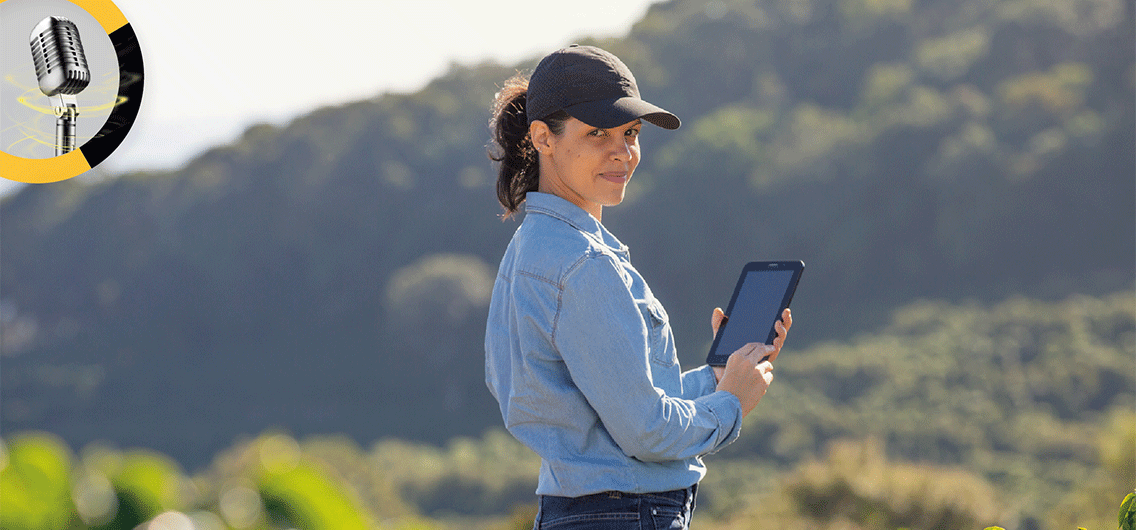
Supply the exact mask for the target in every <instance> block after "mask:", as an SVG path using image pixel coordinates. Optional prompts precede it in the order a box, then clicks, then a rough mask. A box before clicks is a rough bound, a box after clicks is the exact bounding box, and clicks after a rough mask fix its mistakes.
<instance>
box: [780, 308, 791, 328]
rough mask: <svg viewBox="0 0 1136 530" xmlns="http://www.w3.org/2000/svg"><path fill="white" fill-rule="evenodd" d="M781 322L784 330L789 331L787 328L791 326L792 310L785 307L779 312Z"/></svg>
mask: <svg viewBox="0 0 1136 530" xmlns="http://www.w3.org/2000/svg"><path fill="white" fill-rule="evenodd" d="M781 322H783V323H784V324H785V331H789V328H791V327H793V312H792V311H790V310H789V308H787V307H786V308H785V311H783V312H782V313H781Z"/></svg>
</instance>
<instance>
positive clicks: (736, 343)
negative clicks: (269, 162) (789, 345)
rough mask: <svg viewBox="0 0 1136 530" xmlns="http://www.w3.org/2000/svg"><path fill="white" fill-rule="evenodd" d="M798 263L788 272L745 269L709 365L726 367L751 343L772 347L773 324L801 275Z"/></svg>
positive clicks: (749, 267) (775, 334)
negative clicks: (728, 362) (736, 354)
mask: <svg viewBox="0 0 1136 530" xmlns="http://www.w3.org/2000/svg"><path fill="white" fill-rule="evenodd" d="M797 263H799V262H796V263H793V264H792V265H793V266H791V267H789V268H786V267H784V266H780V267H776V268H772V269H771V268H769V267H770V266H771V265H769V264H764V265H765V266H761V267H757V266H755V265H756V264H750V265H747V266H746V270H745V272H744V273H743V274H742V277H741V278H740V279H739V280H738V283H739V285H738V287H737V288H736V289H735V293H734V298H733V300H731V301H730V308H729V310H728V311H727V315H728V316H729V320H728V321H727V322H725V323H723V324H722V326H721V329H720V330H719V334H720V335H721V336H720V337H718V338H717V339H716V340H715V342H714V346H713V347H712V348H711V351H710V355H709V357H708V358H707V362H708V363H709V364H718V365H721V364H725V360H726V358H728V357H729V356H730V354H731V353H733V352H735V351H737V350H738V349H740V348H741V347H742V346H745V345H746V344H748V343H750V342H764V343H765V344H773V339H774V338H776V336H777V331H776V329H775V328H774V324H776V322H777V320H778V319H780V317H781V311H782V310H783V309H784V308H785V307H787V306H788V305H789V301H790V300H791V299H792V297H793V292H794V291H795V290H796V280H797V279H798V278H799V275H800V271H801V268H800V267H799V266H797ZM801 265H803V264H801Z"/></svg>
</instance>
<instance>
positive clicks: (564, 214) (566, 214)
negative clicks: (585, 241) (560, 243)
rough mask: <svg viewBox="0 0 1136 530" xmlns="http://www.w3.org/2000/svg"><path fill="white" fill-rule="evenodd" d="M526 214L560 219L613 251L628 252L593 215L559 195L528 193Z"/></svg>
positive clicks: (526, 196)
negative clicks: (538, 214)
mask: <svg viewBox="0 0 1136 530" xmlns="http://www.w3.org/2000/svg"><path fill="white" fill-rule="evenodd" d="M525 213H526V214H528V213H541V214H544V215H547V216H550V217H553V218H556V219H559V220H561V221H563V222H565V223H568V224H569V225H571V226H572V228H575V229H576V230H579V231H581V232H583V233H585V234H588V236H590V237H591V238H592V239H595V240H596V241H598V242H599V243H602V244H604V245H605V246H607V247H609V248H611V249H612V250H615V251H619V252H622V253H627V251H628V249H627V246H626V245H624V244H623V243H621V242H620V241H619V239H617V238H616V237H615V235H614V234H612V233H611V232H608V231H607V228H604V225H603V224H602V223H600V222H599V220H598V219H596V218H595V217H592V214H590V213H588V212H586V211H584V209H583V208H580V207H579V206H576V205H575V204H572V203H571V202H569V201H568V200H566V199H563V198H561V197H559V196H557V195H553V194H551V193H541V192H538V191H530V192H528V193H527V194H526V195H525Z"/></svg>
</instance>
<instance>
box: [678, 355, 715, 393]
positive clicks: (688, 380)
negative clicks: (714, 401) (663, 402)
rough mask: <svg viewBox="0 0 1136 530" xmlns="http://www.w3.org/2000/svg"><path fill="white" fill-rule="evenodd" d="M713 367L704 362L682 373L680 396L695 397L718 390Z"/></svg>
mask: <svg viewBox="0 0 1136 530" xmlns="http://www.w3.org/2000/svg"><path fill="white" fill-rule="evenodd" d="M713 370H714V369H713V368H711V367H710V365H708V364H704V365H702V366H699V367H698V368H695V369H693V370H688V371H686V372H683V373H682V398H683V399H695V398H700V397H702V396H705V395H708V394H712V393H714V392H715V391H716V390H718V379H717V378H715V377H714V371H713Z"/></svg>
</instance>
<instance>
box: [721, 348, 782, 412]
mask: <svg viewBox="0 0 1136 530" xmlns="http://www.w3.org/2000/svg"><path fill="white" fill-rule="evenodd" d="M775 352H776V349H775V348H774V347H773V346H770V345H768V344H762V343H760V342H751V343H749V344H746V345H745V346H742V347H741V348H739V349H738V351H735V352H734V353H733V354H731V355H730V357H729V359H727V360H726V369H725V371H724V373H723V374H722V378H721V380H720V381H718V390H725V391H726V392H729V393H731V394H733V395H735V396H737V398H738V401H740V402H741V404H742V416H743V417H744V416H746V415H748V414H749V411H751V410H753V408H754V407H756V406H757V402H758V401H761V397H762V396H764V395H765V391H766V390H768V389H769V384H770V383H772V382H773V364H772V363H770V362H769V361H768V360H764V361H763V360H762V358H763V357H765V356H766V355H772V354H773V353H775Z"/></svg>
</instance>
